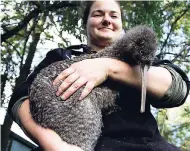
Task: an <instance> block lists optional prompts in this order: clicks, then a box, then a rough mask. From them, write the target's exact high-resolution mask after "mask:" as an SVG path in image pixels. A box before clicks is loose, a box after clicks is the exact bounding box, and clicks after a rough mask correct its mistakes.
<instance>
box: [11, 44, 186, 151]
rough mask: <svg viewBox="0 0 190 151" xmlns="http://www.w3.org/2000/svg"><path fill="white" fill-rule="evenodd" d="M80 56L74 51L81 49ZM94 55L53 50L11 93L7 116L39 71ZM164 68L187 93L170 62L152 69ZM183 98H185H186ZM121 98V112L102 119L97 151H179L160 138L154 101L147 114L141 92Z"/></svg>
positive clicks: (126, 88)
mask: <svg viewBox="0 0 190 151" xmlns="http://www.w3.org/2000/svg"><path fill="white" fill-rule="evenodd" d="M81 48H82V50H83V52H79V51H75V49H81ZM86 53H93V52H91V51H90V49H89V48H88V47H87V46H86V45H77V46H71V47H68V48H66V49H61V48H58V49H54V50H52V51H50V52H48V53H47V55H46V57H45V59H44V60H43V61H42V62H41V63H40V64H39V65H38V66H37V67H36V68H35V70H34V71H33V72H32V73H31V74H30V75H29V76H28V78H27V80H26V81H25V82H23V83H22V84H21V86H20V87H19V88H18V89H17V90H16V91H15V92H14V93H13V97H12V99H11V100H10V103H9V107H8V112H9V113H10V114H11V108H12V107H13V105H14V104H15V102H16V101H17V100H18V99H20V98H21V97H23V96H28V88H29V87H30V85H31V83H32V81H33V80H34V78H35V77H36V75H37V74H38V73H39V72H40V70H41V69H42V68H44V67H46V66H48V65H50V64H51V63H53V62H55V61H60V60H64V59H68V58H71V56H72V55H75V56H79V55H82V54H86ZM161 64H167V65H168V66H170V67H172V68H174V69H175V70H176V71H177V72H178V73H179V74H180V75H181V77H182V78H183V80H184V81H186V83H187V86H188V92H189V80H188V78H187V76H186V74H185V73H184V72H183V71H182V70H181V69H180V68H178V67H177V66H175V65H173V64H172V63H171V62H169V61H155V62H154V63H153V65H154V66H159V65H161ZM188 92H187V94H186V97H187V95H188ZM120 96H121V97H120V98H119V99H118V100H117V104H118V105H119V106H120V107H121V109H120V110H118V111H117V112H114V113H112V114H110V115H104V116H103V123H104V126H103V128H102V135H101V136H100V138H99V140H98V144H97V146H96V149H95V150H96V151H166V150H167V151H179V149H177V148H176V147H174V146H173V145H171V144H169V143H167V142H166V141H165V140H164V139H163V138H162V137H161V135H160V133H159V131H158V127H157V123H156V120H155V119H154V117H153V115H152V114H151V112H150V104H151V102H153V101H152V100H153V98H150V97H148V99H147V100H148V101H147V102H148V104H147V105H146V112H145V113H143V114H142V113H140V110H139V109H140V103H139V101H137V100H140V96H141V95H140V92H139V90H136V89H135V88H132V87H129V86H123V92H121V95H120ZM186 97H185V98H184V99H183V100H181V101H180V102H178V103H170V104H163V107H174V106H179V105H181V104H183V103H184V102H185V99H186Z"/></svg>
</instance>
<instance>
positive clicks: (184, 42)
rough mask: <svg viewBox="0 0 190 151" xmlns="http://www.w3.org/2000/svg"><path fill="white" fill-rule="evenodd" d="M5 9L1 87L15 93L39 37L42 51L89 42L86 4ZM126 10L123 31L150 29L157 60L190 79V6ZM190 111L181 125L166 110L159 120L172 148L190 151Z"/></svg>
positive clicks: (143, 4) (152, 4)
mask: <svg viewBox="0 0 190 151" xmlns="http://www.w3.org/2000/svg"><path fill="white" fill-rule="evenodd" d="M1 5H2V10H1V11H2V13H1V16H0V17H1V22H2V26H1V31H2V33H3V34H7V33H9V34H10V33H12V35H11V36H10V37H9V38H7V39H6V41H4V42H2V51H1V74H2V75H3V76H5V75H7V76H8V79H7V80H6V81H2V82H5V83H6V82H9V83H11V86H12V89H13V88H14V86H15V81H16V78H18V77H20V76H21V74H20V72H21V69H22V68H23V67H25V65H26V58H28V54H29V49H30V48H31V44H32V42H34V40H35V39H34V37H35V36H34V35H35V34H36V35H37V34H40V39H39V42H38V45H42V46H45V44H46V43H47V42H48V43H51V42H52V43H56V44H57V47H66V46H69V45H70V44H71V41H70V40H69V35H73V36H74V37H75V38H76V39H78V40H80V41H81V42H84V41H85V40H86V36H85V34H84V33H85V32H84V28H83V26H82V21H81V18H82V13H83V9H84V1H82V2H81V3H80V2H77V1H71V2H68V1H53V2H52V3H50V2H49V1H23V2H18V1H16V0H11V1H10V0H4V1H2V4H1ZM121 6H122V8H123V12H124V22H123V25H124V29H129V28H131V27H132V26H135V25H137V24H147V25H149V26H151V27H152V28H153V29H154V30H155V31H156V33H157V37H158V57H160V58H161V59H169V60H171V61H172V62H174V63H175V64H178V65H179V66H181V67H182V68H183V69H184V71H185V72H186V73H187V74H189V71H190V64H189V62H190V2H189V1H170V2H168V3H164V2H162V1H122V2H121ZM30 16H32V17H31V18H30ZM27 19H28V20H27ZM20 25H22V26H20ZM14 29H16V30H15V31H14ZM38 45H37V46H38ZM37 46H36V47H37ZM37 50H38V51H36V54H37V53H38V52H41V51H42V50H41V49H39V48H37ZM31 59H33V57H32V58H31ZM29 67H30V65H29ZM5 79H6V78H5ZM2 90H4V88H3V89H2ZM8 98H9V96H6V97H5V100H6V101H8V100H9V99H8ZM6 101H4V102H6ZM180 109H181V108H180ZM174 110H176V109H174ZM189 111H190V105H187V106H186V107H185V108H184V109H181V112H182V113H180V114H179V115H178V116H180V118H179V121H177V122H172V120H171V118H170V117H169V112H170V111H168V110H165V109H163V110H160V111H159V112H158V113H157V114H156V119H157V121H158V125H159V129H160V131H161V134H162V135H163V136H164V137H165V138H166V139H167V140H168V141H169V142H171V143H173V144H177V145H178V146H181V148H182V149H183V150H184V151H187V150H190V149H189V148H190V141H189V140H190V136H189V135H190V134H189V133H187V132H189V131H190V126H189V125H190V121H189V115H190V114H189V113H190V112H189Z"/></svg>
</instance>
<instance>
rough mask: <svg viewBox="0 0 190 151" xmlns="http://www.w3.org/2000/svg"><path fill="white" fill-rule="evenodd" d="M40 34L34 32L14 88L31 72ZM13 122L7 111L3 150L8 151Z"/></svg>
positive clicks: (3, 128)
mask: <svg viewBox="0 0 190 151" xmlns="http://www.w3.org/2000/svg"><path fill="white" fill-rule="evenodd" d="M40 34H41V32H38V33H35V32H34V34H33V41H32V42H31V44H30V47H29V52H28V55H27V58H26V61H25V64H24V66H23V68H22V70H21V71H20V76H19V77H18V78H17V79H16V83H15V87H14V90H15V89H16V88H18V86H19V85H20V84H21V83H22V82H23V81H24V80H25V79H26V78H27V76H28V74H29V72H30V67H31V64H32V60H33V58H34V54H35V52H36V47H37V44H38V42H39V40H40ZM12 123H13V121H12V119H11V118H10V116H9V115H8V113H7V114H6V116H5V120H4V124H3V125H2V127H1V132H2V136H1V137H2V138H3V139H2V141H1V151H6V148H7V147H8V146H7V144H8V141H9V134H10V129H11V126H12Z"/></svg>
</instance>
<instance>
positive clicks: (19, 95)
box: [8, 48, 70, 124]
mask: <svg viewBox="0 0 190 151" xmlns="http://www.w3.org/2000/svg"><path fill="white" fill-rule="evenodd" d="M68 56H70V51H68V50H64V49H61V48H58V49H54V50H51V51H49V52H48V53H47V55H46V57H45V58H44V59H43V60H42V61H41V62H40V63H39V65H38V66H37V67H36V68H35V69H34V71H33V72H32V73H31V74H30V75H29V76H28V78H27V79H26V81H24V82H23V83H22V84H21V85H20V86H19V87H18V88H17V89H16V90H15V91H14V92H13V95H12V97H11V100H10V102H9V106H8V113H9V115H10V116H11V117H12V119H13V120H14V121H15V122H16V123H18V124H20V123H19V119H18V114H17V111H18V108H19V107H20V106H21V104H22V103H23V101H24V100H25V99H27V98H28V89H29V87H30V85H31V84H32V82H33V80H34V78H35V77H36V75H37V74H38V73H39V72H40V70H41V69H43V68H45V67H47V66H48V65H50V64H52V63H53V62H56V61H60V60H64V59H66V58H68Z"/></svg>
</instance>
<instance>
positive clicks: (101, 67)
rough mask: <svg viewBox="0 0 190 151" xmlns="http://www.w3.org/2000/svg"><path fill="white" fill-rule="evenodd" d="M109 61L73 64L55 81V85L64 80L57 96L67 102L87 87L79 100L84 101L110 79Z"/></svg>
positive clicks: (99, 59)
mask: <svg viewBox="0 0 190 151" xmlns="http://www.w3.org/2000/svg"><path fill="white" fill-rule="evenodd" d="M107 61H108V58H96V59H86V60H83V61H80V62H77V63H74V64H72V65H71V66H70V67H69V68H67V69H66V70H64V71H62V72H61V73H60V74H59V75H58V76H57V78H56V79H55V80H54V82H53V84H54V85H56V84H58V83H59V82H60V81H62V80H63V83H62V84H61V85H60V86H59V88H58V91H57V93H56V95H57V96H59V95H61V98H62V99H63V100H66V99H67V98H68V97H70V96H71V95H72V94H73V93H74V92H76V91H77V90H78V89H79V88H80V87H82V86H84V85H85V88H84V90H83V91H82V94H81V96H80V98H79V100H82V99H84V98H85V97H86V96H87V95H88V94H89V93H90V92H91V91H92V89H93V88H94V87H96V86H98V85H100V84H102V83H103V82H104V81H105V80H106V79H107V78H108V69H109V68H108V65H109V63H108V62H107ZM63 92H64V93H63Z"/></svg>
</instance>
